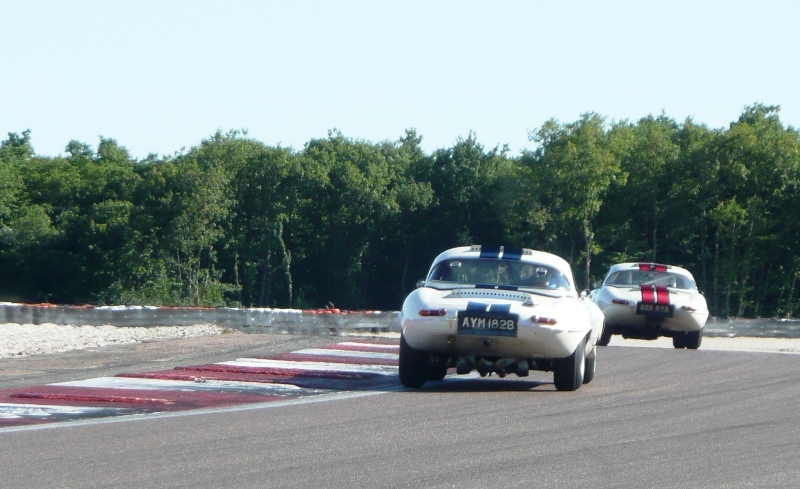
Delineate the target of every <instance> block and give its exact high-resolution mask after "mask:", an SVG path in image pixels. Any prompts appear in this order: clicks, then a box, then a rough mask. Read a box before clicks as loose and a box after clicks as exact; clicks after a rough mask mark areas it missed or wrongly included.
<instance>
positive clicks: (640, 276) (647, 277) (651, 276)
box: [606, 270, 697, 289]
mask: <svg viewBox="0 0 800 489" xmlns="http://www.w3.org/2000/svg"><path fill="white" fill-rule="evenodd" d="M606 285H614V286H617V287H625V286H630V287H634V286H637V285H663V286H666V287H673V288H676V289H696V288H697V285H696V284H695V283H694V281H693V280H691V279H689V278H688V277H684V276H683V275H678V274H676V273H669V272H647V271H642V270H622V271H619V272H614V273H612V274H611V275H609V276H608V279H606Z"/></svg>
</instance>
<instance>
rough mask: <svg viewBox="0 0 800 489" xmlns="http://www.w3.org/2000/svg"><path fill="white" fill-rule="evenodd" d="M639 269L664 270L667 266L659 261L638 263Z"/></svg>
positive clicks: (649, 270)
mask: <svg viewBox="0 0 800 489" xmlns="http://www.w3.org/2000/svg"><path fill="white" fill-rule="evenodd" d="M639 270H644V271H647V272H666V271H667V266H666V265H662V264H660V263H640V264H639Z"/></svg>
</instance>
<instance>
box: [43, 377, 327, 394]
mask: <svg viewBox="0 0 800 489" xmlns="http://www.w3.org/2000/svg"><path fill="white" fill-rule="evenodd" d="M50 385H57V386H65V387H99V388H104V389H144V390H161V391H184V392H186V391H191V392H246V393H253V394H261V395H287V394H292V395H302V394H303V392H304V391H306V392H308V393H309V394H314V393H319V392H324V391H323V390H322V389H304V388H302V387H298V386H296V385H292V384H277V383H276V384H270V383H264V382H241V381H229V380H204V381H200V382H193V381H189V380H169V379H147V378H137V377H97V378H94V379H87V380H76V381H72V382H59V383H57V384H50Z"/></svg>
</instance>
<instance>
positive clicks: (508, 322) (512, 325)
mask: <svg viewBox="0 0 800 489" xmlns="http://www.w3.org/2000/svg"><path fill="white" fill-rule="evenodd" d="M518 320H519V317H518V316H517V315H516V314H508V313H504V312H492V311H459V312H458V334H474V335H481V336H513V337H516V336H517V330H518V324H517V321H518Z"/></svg>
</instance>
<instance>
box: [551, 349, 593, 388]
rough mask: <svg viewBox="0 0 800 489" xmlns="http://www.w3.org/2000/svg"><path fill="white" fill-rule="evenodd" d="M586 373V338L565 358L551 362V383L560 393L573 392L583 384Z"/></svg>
mask: <svg viewBox="0 0 800 489" xmlns="http://www.w3.org/2000/svg"><path fill="white" fill-rule="evenodd" d="M585 372H586V338H584V339H582V340H581V342H580V343H579V344H578V347H577V348H575V351H574V352H572V355H570V356H568V357H567V358H556V359H555V360H553V383H554V384H555V385H556V389H558V390H560V391H574V390H578V387H580V386H581V384H583V377H584V373H585Z"/></svg>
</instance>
